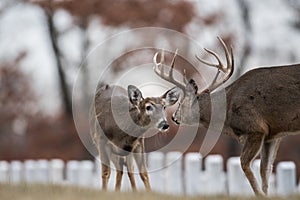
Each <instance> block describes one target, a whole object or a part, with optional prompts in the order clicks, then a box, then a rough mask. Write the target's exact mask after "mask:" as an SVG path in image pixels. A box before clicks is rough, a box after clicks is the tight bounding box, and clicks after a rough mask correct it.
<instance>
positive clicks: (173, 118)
mask: <svg viewBox="0 0 300 200" xmlns="http://www.w3.org/2000/svg"><path fill="white" fill-rule="evenodd" d="M172 121H173V122H175V123H176V124H177V125H180V123H179V121H178V120H177V119H176V118H175V117H174V115H173V116H172Z"/></svg>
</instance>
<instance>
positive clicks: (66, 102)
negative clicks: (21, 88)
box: [45, 10, 72, 117]
mask: <svg viewBox="0 0 300 200" xmlns="http://www.w3.org/2000/svg"><path fill="white" fill-rule="evenodd" d="M45 13H46V17H47V19H46V20H47V25H48V31H49V37H50V41H51V46H52V49H53V52H54V56H55V61H56V66H57V71H58V77H59V83H60V89H61V93H62V94H61V95H62V102H63V106H64V111H65V113H66V114H67V115H68V116H70V117H72V102H71V98H70V94H69V89H68V85H67V82H66V76H65V73H64V71H63V66H62V62H61V59H60V56H61V53H60V50H59V48H58V40H57V31H56V29H55V27H54V24H53V13H52V11H49V10H45Z"/></svg>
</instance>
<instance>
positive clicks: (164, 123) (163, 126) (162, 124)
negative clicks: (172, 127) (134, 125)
mask: <svg viewBox="0 0 300 200" xmlns="http://www.w3.org/2000/svg"><path fill="white" fill-rule="evenodd" d="M158 128H159V129H161V130H163V131H166V130H167V129H168V128H169V124H168V122H167V121H161V122H160V123H159V124H158Z"/></svg>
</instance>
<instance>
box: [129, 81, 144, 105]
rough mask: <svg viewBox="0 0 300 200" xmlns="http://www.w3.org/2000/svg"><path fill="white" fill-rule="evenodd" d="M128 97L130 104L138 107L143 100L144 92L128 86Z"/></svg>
mask: <svg viewBox="0 0 300 200" xmlns="http://www.w3.org/2000/svg"><path fill="white" fill-rule="evenodd" d="M127 91H128V97H129V100H130V102H131V103H132V104H133V105H135V106H137V105H138V104H139V103H140V102H141V100H143V96H142V92H141V91H140V90H139V89H138V88H137V87H135V86H134V85H128V88H127Z"/></svg>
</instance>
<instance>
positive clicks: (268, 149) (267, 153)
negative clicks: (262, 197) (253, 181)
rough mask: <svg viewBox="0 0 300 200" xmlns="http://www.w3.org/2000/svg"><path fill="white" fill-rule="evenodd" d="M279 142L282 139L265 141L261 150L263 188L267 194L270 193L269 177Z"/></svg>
mask: <svg viewBox="0 0 300 200" xmlns="http://www.w3.org/2000/svg"><path fill="white" fill-rule="evenodd" d="M279 144H280V139H276V140H273V141H270V142H264V144H263V145H262V149H261V152H260V158H261V163H260V176H261V180H262V190H263V192H264V193H265V194H266V195H267V194H268V185H269V177H270V174H271V173H272V167H273V166H272V165H273V163H274V159H275V157H276V154H277V151H278V147H279Z"/></svg>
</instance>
